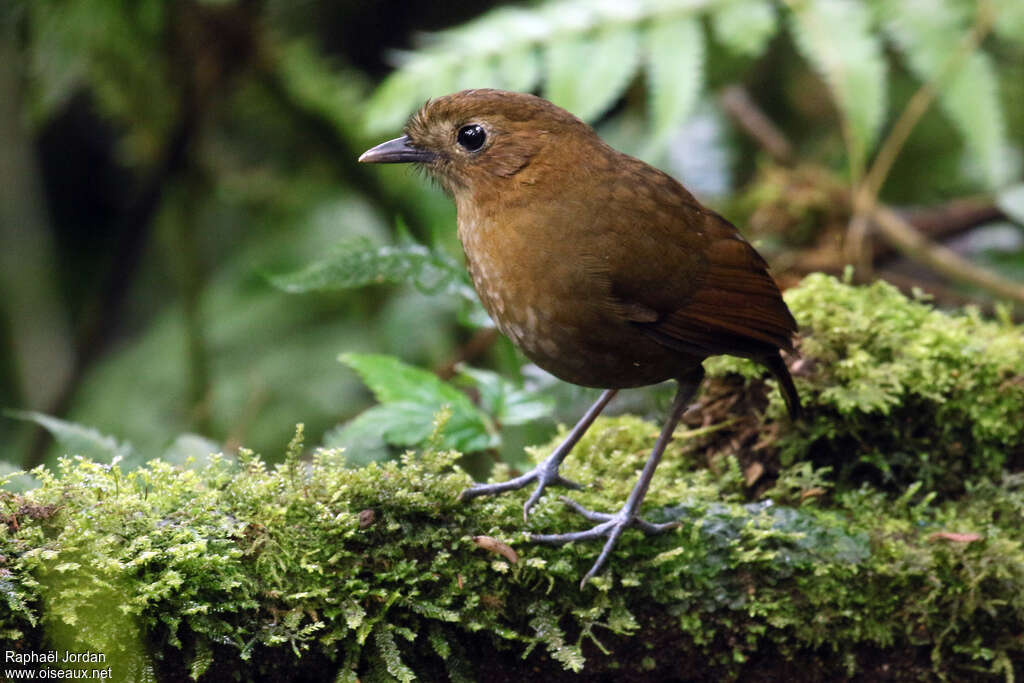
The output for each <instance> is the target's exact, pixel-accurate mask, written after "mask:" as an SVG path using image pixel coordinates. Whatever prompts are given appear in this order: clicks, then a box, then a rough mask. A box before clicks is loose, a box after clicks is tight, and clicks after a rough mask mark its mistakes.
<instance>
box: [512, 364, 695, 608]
mask: <svg viewBox="0 0 1024 683" xmlns="http://www.w3.org/2000/svg"><path fill="white" fill-rule="evenodd" d="M703 377H704V371H703V369H701V370H700V372H699V373H697V374H695V375H691V376H690V377H688V378H686V379H685V380H680V381H679V389H678V390H677V391H676V397H675V399H674V400H673V401H672V409H671V411H670V412H669V414H668V419H667V420H666V421H665V426H664V427H662V429H661V434H660V435H659V436H658V440H657V441H656V442H655V444H654V450H652V451H651V455H650V457H648V458H647V464H645V465H644V469H643V471H642V472H641V473H640V479H639V480H637V482H636V486H634V487H633V491H632V492H631V493H630V494H629V498H628V499H626V504H625V505H623V506H622V509H621V510H619V511H618V512H617V513H615V514H607V513H604V512H593V511H591V510H587V509H586V508H584V507H583V506H582V505H580V504H578V503H576V502H575V501H572V500H569V499H567V498H563V500H564V501H565V502H566V503H567V504H568V505H569V506H570V507H572V508H573V509H574V510H575V511H576V512H578V513H580V514H581V515H583V516H584V517H586V518H587V519H589V520H590V521H592V522H600V524H598V525H597V526H595V527H593V528H591V529H587V530H586V531H575V532H572V533H567V534H531V536H530V540H531V541H534V542H536V543H549V544H552V545H561V544H563V543H569V542H572V541H589V540H593V539H596V538H605V537H606V538H607V539H608V540H607V541H605V544H604V548H603V549H602V550H601V554H600V555H598V557H597V561H596V562H594V566H593V567H591V568H590V571H589V572H587V573H586V575H585V576H584V577H583V580H582V581H580V588H583V586H584V585H586V583H587V581H588V580H589V579H590V577H592V576H594V575H595V574H597V572H599V571H600V570H601V567H603V566H604V564H605V562H607V561H608V557H609V555H611V552H612V548H614V547H615V544H616V542H618V540H619V536H621V535H622V532H623V531H625V530H626V528H627V527H631V526H635V527H637V528H639V529H640V530H641V531H643V532H645V533H647V534H657V533H661V532H663V531H667V530H668V529H671V528H673V527H675V526H677V524H676V523H675V522H668V523H666V524H652V523H651V522H648V521H647V520H645V519H642V518H641V517H640V516H639V514H638V512H639V510H640V504H641V503H642V502H643V500H644V496H646V495H647V489H648V488H649V487H650V485H651V479H652V478H653V477H654V470H656V469H657V468H658V462H659V461H660V460H661V456H662V454H663V453H664V452H665V447H666V446H667V445H668V442H669V441H671V440H672V432H674V431H675V429H676V425H677V424H679V419H680V418H681V417H682V416H683V412H684V411H685V410H686V406H687V404H688V403H689V402H690V399H691V398H693V395H694V393H696V391H697V387H699V386H700V381H701V379H703Z"/></svg>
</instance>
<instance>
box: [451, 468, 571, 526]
mask: <svg viewBox="0 0 1024 683" xmlns="http://www.w3.org/2000/svg"><path fill="white" fill-rule="evenodd" d="M531 481H536V482H537V487H536V488H535V489H534V490H533V493H531V494H530V497H529V498H527V500H526V502H525V503H524V504H523V521H524V522H525V521H527V519H529V517H530V510H531V509H532V508H533V506H534V505H535V504H536V503H537V501H538V500H540V497H541V495H542V494H543V493H544V489H546V488H547V487H549V486H561V487H563V488H567V489H581V488H583V487H582V485H580V484H578V483H576V482H574V481H572V480H569V479H566V478H565V477H563V476H562V475H561V474H559V473H558V465H557V464H554V463H551V462H550V458H549V459H548V460H545V461H544V462H542V463H541V464H539V465H537V466H536V467H534V468H533V469H532V470H530V471H529V472H527V473H526V474H523V475H520V476H518V477H516V478H515V479H509V480H508V481H502V482H498V483H496V484H474V485H473V486H470V487H469V488H468V489H466V490H465V491H463V492H462V493H460V494H459V500H460V501H467V500H472V499H473V498H478V497H480V496H492V495H496V494H498V493H504V492H506V491H513V490H515V489H521V488H523V487H524V486H526V485H527V484H529V483H530V482H531Z"/></svg>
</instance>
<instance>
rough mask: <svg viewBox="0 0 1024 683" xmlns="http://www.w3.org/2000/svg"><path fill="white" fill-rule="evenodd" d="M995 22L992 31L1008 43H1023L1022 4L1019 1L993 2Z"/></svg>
mask: <svg viewBox="0 0 1024 683" xmlns="http://www.w3.org/2000/svg"><path fill="white" fill-rule="evenodd" d="M992 5H993V6H995V8H996V17H995V21H994V22H993V23H992V30H993V31H995V34H996V35H997V36H999V37H1000V38H1002V39H1003V40H1006V41H1008V42H1014V43H1018V44H1020V43H1024V2H1020V0H995V2H993V3H992Z"/></svg>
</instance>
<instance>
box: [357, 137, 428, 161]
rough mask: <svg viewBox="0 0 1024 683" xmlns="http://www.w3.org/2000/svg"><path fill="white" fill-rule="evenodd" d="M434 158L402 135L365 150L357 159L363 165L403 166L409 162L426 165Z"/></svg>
mask: <svg viewBox="0 0 1024 683" xmlns="http://www.w3.org/2000/svg"><path fill="white" fill-rule="evenodd" d="M436 158H437V155H436V154H434V153H433V152H431V151H428V150H425V149H421V148H419V147H416V146H415V145H413V144H412V140H410V139H409V136H408V135H403V136H402V137H400V138H395V139H394V140H388V141H387V142H382V143H380V144H379V145H377V146H376V147H374V148H372V149H368V150H366V151H365V152H363V154H362V156H360V157H359V161H361V162H363V163H364V164H404V163H409V162H419V163H427V162H430V161H433V160H434V159H436Z"/></svg>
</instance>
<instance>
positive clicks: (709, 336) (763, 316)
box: [610, 205, 796, 358]
mask: <svg viewBox="0 0 1024 683" xmlns="http://www.w3.org/2000/svg"><path fill="white" fill-rule="evenodd" d="M679 211H680V210H679V209H676V210H675V214H676V216H675V218H676V219H677V220H680V215H679ZM684 211H685V216H683V217H682V218H683V219H684V220H680V223H681V224H682V225H683V226H685V227H683V228H681V229H680V228H674V229H669V230H666V229H655V230H644V231H639V232H642V233H643V234H644V235H652V234H653V235H660V237H659V238H658V239H656V240H655V241H653V242H652V241H651V240H650V239H649V238H647V237H645V238H643V239H641V240H639V241H637V243H636V245H635V251H633V253H632V254H631V258H630V259H626V260H624V261H623V262H622V263H620V264H613V265H612V272H611V273H610V275H611V284H612V293H613V295H614V296H615V297H616V298H617V299H618V300H619V301H620V302H621V303H622V305H623V308H622V311H623V317H625V318H626V319H627V320H629V321H630V322H631V323H633V324H635V325H636V326H637V327H638V328H640V329H641V330H643V331H644V332H645V333H647V334H648V335H649V336H651V337H653V338H654V339H656V340H658V341H659V342H661V343H663V344H665V345H666V346H669V347H672V348H676V349H678V350H679V351H682V352H684V353H689V354H692V355H698V356H701V357H704V356H709V355H717V354H721V353H731V354H735V355H741V356H749V357H755V358H756V357H760V356H765V355H769V354H774V353H775V352H776V350H777V349H780V348H781V349H787V350H791V349H792V348H793V346H792V340H791V337H792V335H793V333H794V332H795V331H796V321H794V320H793V316H792V315H791V314H790V312H789V309H788V308H787V307H786V304H785V303H784V302H783V300H782V296H781V294H780V292H779V288H778V286H777V285H776V284H775V281H774V280H773V279H772V277H771V276H770V275H769V274H768V267H767V264H766V263H765V261H764V259H762V258H761V256H760V255H759V254H758V253H757V252H756V251H755V250H754V248H753V247H752V246H750V244H749V243H747V242H746V240H744V239H743V238H742V237H741V236H740V234H739V233H738V232H737V230H736V228H735V227H734V226H733V225H732V224H730V223H729V222H728V221H726V220H725V219H724V218H722V217H721V216H719V215H718V214H716V213H714V212H712V211H709V210H707V209H704V208H703V207H701V206H700V205H694V206H688V207H686V208H685V209H684ZM656 215H657V214H656ZM662 216H664V214H662ZM656 220H657V219H656ZM674 264H677V272H678V277H672V273H673V265H674ZM616 265H618V266H620V267H619V268H616V267H615V266H616ZM644 269H646V270H647V272H646V273H644V272H643V271H644ZM627 270H628V272H627ZM666 273H668V276H667V277H666V275H665V274H666Z"/></svg>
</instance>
